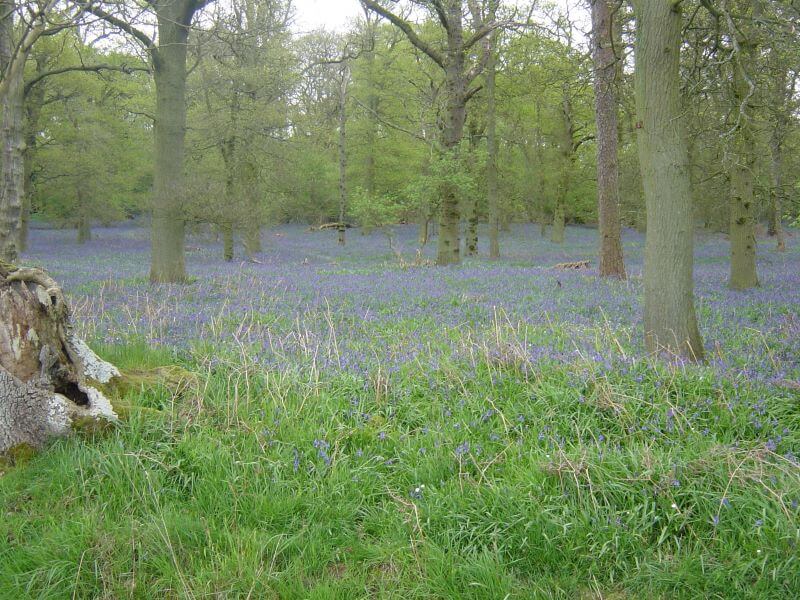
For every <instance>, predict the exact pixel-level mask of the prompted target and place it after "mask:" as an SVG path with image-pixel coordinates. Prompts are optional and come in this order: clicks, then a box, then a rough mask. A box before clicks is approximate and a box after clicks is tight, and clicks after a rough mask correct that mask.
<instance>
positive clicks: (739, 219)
mask: <svg viewBox="0 0 800 600" xmlns="http://www.w3.org/2000/svg"><path fill="white" fill-rule="evenodd" d="M739 48H740V51H739V52H737V54H736V57H735V58H734V61H733V62H734V64H733V69H734V76H733V98H734V102H733V106H732V110H733V111H734V118H735V119H736V120H737V127H736V130H735V132H734V136H735V139H734V143H733V156H732V157H731V161H732V164H731V167H730V179H731V198H730V240H731V273H730V280H729V285H730V287H731V289H734V290H746V289H749V288H752V287H756V286H757V285H758V275H757V273H756V219H755V196H754V195H753V172H754V170H755V166H756V156H755V136H754V135H753V122H752V121H753V118H754V115H753V106H752V102H753V93H754V90H751V89H750V84H749V82H748V79H749V77H750V76H751V75H750V73H751V71H752V67H753V65H754V62H755V61H754V58H755V57H754V55H755V51H756V47H755V44H754V42H753V41H752V40H746V39H741V40H740V41H739Z"/></svg>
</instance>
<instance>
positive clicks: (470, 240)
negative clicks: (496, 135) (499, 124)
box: [464, 116, 485, 256]
mask: <svg viewBox="0 0 800 600" xmlns="http://www.w3.org/2000/svg"><path fill="white" fill-rule="evenodd" d="M467 130H468V135H469V159H470V160H469V168H470V170H471V171H472V172H477V171H478V162H479V161H478V149H479V147H480V142H481V137H483V132H484V130H485V127H484V125H482V124H481V123H480V122H479V120H478V119H477V118H475V117H474V116H473V117H471V118H470V119H469V120H468V122H467ZM480 215H481V211H480V197H479V193H476V194H472V197H471V198H469V206H468V208H467V228H466V235H465V240H464V247H465V250H464V253H465V254H466V256H478V226H479V225H480Z"/></svg>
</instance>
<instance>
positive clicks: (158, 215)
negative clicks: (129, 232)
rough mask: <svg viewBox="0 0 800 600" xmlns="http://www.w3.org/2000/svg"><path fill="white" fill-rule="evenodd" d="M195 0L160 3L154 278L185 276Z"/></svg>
mask: <svg viewBox="0 0 800 600" xmlns="http://www.w3.org/2000/svg"><path fill="white" fill-rule="evenodd" d="M195 6H196V3H195V2H194V0H176V1H174V2H166V1H165V2H158V3H156V13H157V17H158V38H159V43H158V49H157V50H154V51H153V72H154V78H155V84H156V124H155V173H154V198H153V225H152V234H151V246H152V257H151V266H150V281H151V282H153V283H174V282H182V281H185V280H186V258H185V238H186V224H185V215H184V201H185V198H184V196H185V193H186V189H185V174H184V168H185V165H184V143H185V137H186V42H187V39H188V36H189V24H190V23H191V20H192V16H193V15H194V9H195Z"/></svg>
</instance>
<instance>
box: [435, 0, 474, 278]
mask: <svg viewBox="0 0 800 600" xmlns="http://www.w3.org/2000/svg"><path fill="white" fill-rule="evenodd" d="M447 16H448V23H449V27H448V30H447V48H448V49H447V63H446V69H445V91H446V94H447V99H446V101H447V111H446V122H445V127H444V131H443V138H442V146H443V150H444V152H445V153H446V154H447V158H448V160H456V159H457V157H458V146H459V144H460V143H461V140H462V138H463V137H464V123H465V121H466V118H467V98H466V85H467V84H466V81H465V74H464V61H465V56H464V52H463V48H464V38H463V22H462V18H463V16H462V13H461V2H450V3H449V4H448V6H447ZM443 188H444V189H443V190H442V200H441V208H440V211H441V212H440V214H439V238H438V247H437V253H436V264H437V265H439V266H446V265H457V264H459V263H460V262H461V240H460V235H459V233H460V232H459V225H460V221H461V211H460V207H459V197H458V191H457V190H456V188H455V187H454V186H452V185H450V184H446V185H444V186H443Z"/></svg>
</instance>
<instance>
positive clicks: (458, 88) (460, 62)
mask: <svg viewBox="0 0 800 600" xmlns="http://www.w3.org/2000/svg"><path fill="white" fill-rule="evenodd" d="M488 2H489V5H490V6H492V7H494V6H495V5H496V2H497V0H488ZM361 4H362V5H363V6H364V7H365V8H367V9H369V10H371V11H373V12H375V13H377V14H378V15H380V16H382V17H383V18H385V19H387V20H388V21H390V22H391V23H392V24H393V25H394V26H396V27H397V28H398V29H400V30H401V31H402V32H403V33H404V34H405V35H406V37H407V38H408V40H409V41H410V42H411V43H412V44H413V45H414V46H415V47H416V48H418V49H419V50H420V51H421V52H423V53H425V54H426V55H427V56H428V57H429V58H430V59H431V60H433V62H434V63H436V64H437V65H438V66H439V67H440V68H441V69H442V71H443V72H444V76H445V90H446V92H445V93H446V102H447V107H446V116H445V124H444V128H443V130H442V137H441V146H442V150H443V151H444V152H445V153H450V154H457V153H458V147H459V145H460V144H461V140H462V138H463V136H464V124H465V122H466V117H467V103H468V102H469V100H470V98H472V96H474V95H475V93H476V92H477V91H478V88H475V87H472V88H471V87H470V85H471V84H472V82H473V81H474V80H475V78H476V77H478V75H480V73H481V72H482V71H483V68H484V66H485V65H486V61H487V60H488V58H489V48H488V45H487V44H486V43H485V40H487V38H488V36H489V35H490V34H491V33H492V32H493V31H494V30H495V29H497V28H498V27H499V26H500V25H499V24H498V23H497V22H496V21H494V20H493V18H492V19H487V18H486V15H485V14H484V12H483V11H482V10H481V9H480V7H479V6H478V3H477V2H465V1H464V0H425V1H419V2H415V3H414V4H417V5H420V6H423V7H425V8H426V9H427V10H428V11H429V14H431V15H432V17H433V18H434V19H435V20H436V21H437V22H438V23H439V25H440V26H441V28H442V34H443V35H444V36H445V38H446V45H445V48H444V50H440V49H439V48H437V47H436V46H435V45H434V44H433V43H431V42H429V41H426V40H424V39H422V38H421V37H420V35H419V34H418V33H417V32H416V30H415V28H414V26H413V25H412V24H411V23H410V22H409V21H408V20H406V19H404V18H403V17H401V16H399V15H398V14H396V13H394V12H392V11H390V10H389V9H387V8H385V7H384V6H383V5H382V4H380V3H379V2H377V1H376V0H361ZM466 5H469V6H468V7H467V6H466ZM467 8H468V12H469V13H470V14H471V16H472V24H471V25H472V27H471V31H469V32H467V33H468V35H467V36H466V37H465V35H464V33H465V32H464V12H465V9H467ZM488 14H491V15H494V14H495V12H493V11H492V10H490V11H489V13H488ZM481 42H484V44H483V50H482V52H481V53H480V54H479V56H478V58H477V59H476V60H474V61H473V62H472V64H471V65H470V64H467V60H468V57H469V56H470V54H471V50H472V48H473V47H474V46H476V45H477V44H479V43H481ZM460 221H461V210H460V207H459V197H458V196H457V190H455V189H454V188H452V187H451V186H447V185H445V186H443V189H442V194H441V208H440V214H439V240H438V248H437V257H436V264H437V265H440V266H442V265H451V264H458V263H460V262H461V254H460V251H461V241H460V232H459V225H460Z"/></svg>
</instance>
